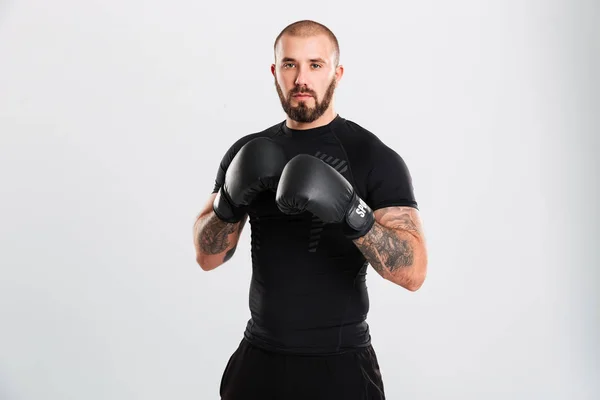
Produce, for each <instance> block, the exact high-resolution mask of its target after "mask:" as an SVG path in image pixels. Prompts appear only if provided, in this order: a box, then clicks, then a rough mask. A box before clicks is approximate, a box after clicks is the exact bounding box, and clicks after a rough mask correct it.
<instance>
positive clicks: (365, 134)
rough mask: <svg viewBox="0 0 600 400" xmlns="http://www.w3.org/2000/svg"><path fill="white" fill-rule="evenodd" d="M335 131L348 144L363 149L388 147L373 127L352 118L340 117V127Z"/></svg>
mask: <svg viewBox="0 0 600 400" xmlns="http://www.w3.org/2000/svg"><path fill="white" fill-rule="evenodd" d="M335 132H336V135H337V136H338V138H339V139H340V140H341V141H342V142H345V143H344V144H345V145H346V146H358V147H359V148H362V149H363V150H365V149H368V148H373V149H380V148H386V147H388V146H387V145H386V144H385V143H384V142H383V140H382V139H381V138H380V137H379V136H378V135H377V134H375V133H374V132H373V131H372V130H371V129H368V128H366V127H365V126H364V125H362V124H359V123H358V122H356V121H354V120H351V119H347V118H341V117H340V120H339V123H338V129H335Z"/></svg>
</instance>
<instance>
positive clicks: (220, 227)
mask: <svg viewBox="0 0 600 400" xmlns="http://www.w3.org/2000/svg"><path fill="white" fill-rule="evenodd" d="M236 229H238V224H237V223H236V224H231V223H228V222H223V221H221V220H220V219H219V218H218V217H217V216H216V215H211V216H209V217H207V219H206V221H204V223H203V225H202V226H201V227H199V229H198V243H199V244H200V249H201V250H202V251H203V252H204V253H206V254H219V253H222V252H223V251H225V250H227V248H228V247H229V246H231V243H230V241H229V235H230V234H232V233H233V232H235V231H236ZM233 252H235V248H232V249H231V250H229V252H228V253H227V254H226V255H225V257H226V258H227V257H229V258H231V256H232V255H233Z"/></svg>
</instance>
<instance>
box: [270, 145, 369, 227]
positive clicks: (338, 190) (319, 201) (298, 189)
mask: <svg viewBox="0 0 600 400" xmlns="http://www.w3.org/2000/svg"><path fill="white" fill-rule="evenodd" d="M275 200H276V202H277V207H279V209H280V210H281V211H282V212H283V213H285V214H299V213H302V212H304V211H309V212H311V213H312V214H314V215H315V216H317V217H318V218H319V219H321V220H322V221H323V222H325V223H344V233H345V234H346V236H347V237H348V238H350V239H357V238H359V237H362V236H364V235H366V234H367V232H369V231H370V230H371V228H372V227H373V224H374V223H375V217H374V215H373V211H372V210H371V208H370V207H369V206H368V205H367V204H366V203H365V202H364V201H363V200H362V199H361V198H360V197H359V196H358V195H357V194H356V192H355V191H354V188H353V187H352V185H351V184H350V182H348V181H347V180H346V178H344V177H343V176H342V174H340V173H339V172H338V171H336V170H335V169H334V168H333V167H331V166H330V165H329V164H327V163H325V162H324V161H323V160H321V159H319V158H317V157H314V156H311V155H307V154H300V155H298V156H296V157H294V158H292V159H291V160H290V162H288V163H287V164H286V166H285V168H284V169H283V172H282V173H281V178H280V180H279V186H278V187H277V193H276V197H275Z"/></svg>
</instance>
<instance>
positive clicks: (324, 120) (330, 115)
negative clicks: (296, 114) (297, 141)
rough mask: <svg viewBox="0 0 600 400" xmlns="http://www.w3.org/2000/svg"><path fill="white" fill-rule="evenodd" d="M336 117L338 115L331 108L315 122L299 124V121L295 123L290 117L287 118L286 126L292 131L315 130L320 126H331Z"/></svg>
mask: <svg viewBox="0 0 600 400" xmlns="http://www.w3.org/2000/svg"><path fill="white" fill-rule="evenodd" d="M335 117H337V113H336V112H335V111H334V110H333V108H330V109H328V110H327V111H325V113H324V114H323V115H321V116H320V117H319V118H317V119H316V120H314V121H313V122H298V121H294V120H292V119H290V118H289V117H287V118H286V121H285V124H286V125H287V127H288V128H290V129H298V130H305V129H313V128H318V127H320V126H323V125H327V124H329V123H330V122H331V121H333V120H334V119H335Z"/></svg>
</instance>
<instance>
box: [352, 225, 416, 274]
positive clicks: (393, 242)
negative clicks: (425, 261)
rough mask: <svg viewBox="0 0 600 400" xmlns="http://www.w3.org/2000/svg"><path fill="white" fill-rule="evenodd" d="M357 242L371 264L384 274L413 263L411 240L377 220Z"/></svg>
mask: <svg viewBox="0 0 600 400" xmlns="http://www.w3.org/2000/svg"><path fill="white" fill-rule="evenodd" d="M355 243H356V245H357V247H358V248H359V249H360V251H361V252H362V253H363V254H364V255H365V257H366V258H367V260H368V261H369V263H370V264H371V266H373V268H374V269H375V270H376V271H377V272H379V273H380V274H382V275H384V276H385V275H387V273H391V274H393V273H394V272H395V271H396V270H398V269H400V268H405V267H410V266H412V265H413V261H414V251H413V247H412V245H411V243H410V241H409V240H406V239H401V238H400V237H399V236H398V234H397V233H396V232H395V231H393V230H391V229H388V228H386V227H383V226H381V225H380V224H379V223H377V222H375V224H374V225H373V229H371V231H370V232H369V233H368V234H366V235H365V236H363V237H362V238H360V239H358V240H356V241H355Z"/></svg>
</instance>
